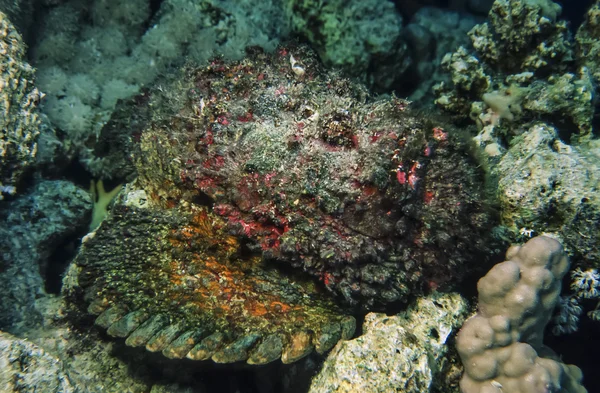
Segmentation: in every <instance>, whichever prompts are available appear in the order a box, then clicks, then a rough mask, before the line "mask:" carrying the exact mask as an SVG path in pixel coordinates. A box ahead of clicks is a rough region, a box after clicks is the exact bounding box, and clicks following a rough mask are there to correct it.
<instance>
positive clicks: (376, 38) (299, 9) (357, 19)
mask: <svg viewBox="0 0 600 393" xmlns="http://www.w3.org/2000/svg"><path fill="white" fill-rule="evenodd" d="M284 7H285V12H286V17H287V18H288V19H289V20H290V26H291V28H292V30H293V31H294V32H296V33H298V34H300V35H302V36H303V37H305V38H306V39H307V40H308V42H309V43H310V44H311V46H312V47H313V48H314V49H315V50H316V51H317V53H318V54H319V56H320V58H321V60H322V61H323V62H324V63H325V64H326V65H328V66H334V67H338V68H342V69H343V70H344V71H345V72H346V73H348V74H349V75H353V76H360V77H363V76H364V75H367V74H369V75H370V78H373V79H374V80H373V82H374V83H375V84H376V85H377V86H378V87H380V88H385V87H389V86H390V85H391V84H392V82H393V81H394V80H395V79H397V78H398V77H399V76H401V75H402V74H403V73H404V71H406V69H407V68H408V66H409V65H410V63H411V61H410V57H409V56H408V53H407V50H406V44H405V43H404V42H403V41H402V39H401V30H402V17H401V16H400V15H399V14H398V13H397V12H396V9H395V7H394V4H393V3H392V2H390V1H387V0H386V1H377V0H372V1H364V0H351V1H343V0H334V1H327V2H322V1H315V0H288V1H286V2H285V6H284ZM383 76H385V79H381V78H382V77H383Z"/></svg>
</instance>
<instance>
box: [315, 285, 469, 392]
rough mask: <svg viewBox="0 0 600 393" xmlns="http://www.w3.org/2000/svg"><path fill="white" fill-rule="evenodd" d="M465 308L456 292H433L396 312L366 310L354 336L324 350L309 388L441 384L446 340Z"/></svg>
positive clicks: (429, 387) (413, 388) (421, 388)
mask: <svg viewBox="0 0 600 393" xmlns="http://www.w3.org/2000/svg"><path fill="white" fill-rule="evenodd" d="M466 314H467V302H466V301H465V300H464V299H462V298H461V297H460V295H458V294H442V293H439V292H438V293H435V294H433V295H431V296H428V297H422V298H419V299H418V300H416V302H415V304H413V305H412V306H411V307H409V308H408V309H407V310H406V311H404V312H401V313H400V314H398V315H394V316H388V315H385V314H376V313H370V314H368V315H367V316H366V317H365V322H364V324H363V329H362V332H363V334H362V335H361V336H360V337H358V338H355V339H353V340H349V341H343V342H340V343H338V345H337V346H336V347H335V348H334V349H333V350H332V351H331V352H330V353H329V355H328V356H327V360H326V361H325V364H324V365H323V368H322V369H321V371H320V372H319V374H318V375H317V376H315V378H314V379H313V381H312V384H311V389H310V391H309V392H310V393H333V392H335V393H342V392H347V393H352V392H370V393H371V392H372V393H376V392H377V393H379V392H381V393H385V392H395V391H402V392H406V393H421V392H430V391H434V386H436V387H437V388H441V387H442V386H447V385H448V383H449V382H451V381H448V380H447V379H446V378H445V376H447V374H446V373H448V371H449V370H450V369H452V367H451V366H450V363H449V362H446V361H445V356H446V355H447V353H446V352H447V350H448V347H447V346H446V342H447V340H448V338H449V336H450V335H451V334H452V333H453V331H455V330H457V329H458V327H459V326H461V325H462V323H463V322H464V320H465V318H466ZM357 365H360V366H358V367H357ZM444 374H446V375H444ZM454 382H455V383H456V382H457V381H454Z"/></svg>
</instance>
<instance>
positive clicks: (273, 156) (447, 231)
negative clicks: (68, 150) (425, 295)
mask: <svg viewBox="0 0 600 393" xmlns="http://www.w3.org/2000/svg"><path fill="white" fill-rule="evenodd" d="M123 129H127V130H128V131H129V134H128V135H129V137H130V138H129V139H128V142H127V143H123V144H122V145H121V144H120V145H115V144H113V145H112V146H110V149H108V152H107V154H114V151H115V149H122V151H124V153H122V157H125V158H126V160H130V161H129V162H131V163H133V164H134V165H135V171H136V174H137V179H136V180H135V182H134V183H132V184H130V185H129V186H127V187H126V189H125V190H124V191H123V192H122V193H121V195H120V196H119V198H118V199H117V201H116V202H115V205H114V207H113V209H112V212H111V213H110V215H109V217H108V218H107V219H106V220H105V221H104V222H103V223H102V225H101V226H100V227H99V228H98V229H97V231H96V232H95V234H94V235H93V236H90V239H89V240H88V241H86V242H85V244H84V245H83V247H82V249H81V252H80V253H79V255H78V257H77V258H76V260H75V262H74V270H73V271H76V272H77V280H78V285H79V286H78V288H77V290H76V291H72V295H71V296H70V298H71V299H72V302H73V303H74V304H75V305H76V306H78V307H79V308H80V309H81V310H87V312H89V313H92V314H94V315H98V316H97V319H96V324H97V325H99V326H101V327H102V328H105V329H107V332H108V334H109V335H111V336H114V337H122V338H124V339H125V343H126V344H127V345H130V346H145V347H146V348H147V349H148V350H149V351H153V352H156V351H161V352H162V353H163V354H164V355H165V356H167V357H171V358H183V357H187V358H190V359H195V360H203V359H209V358H210V359H212V360H214V361H215V362H220V363H229V362H237V361H246V362H247V363H250V364H264V363H268V362H270V361H273V360H276V359H281V360H282V361H283V362H284V363H290V362H293V361H295V360H298V359H300V358H302V357H303V356H306V355H307V354H309V353H310V352H311V351H313V350H314V351H317V352H319V353H323V352H325V351H327V350H328V349H330V348H331V347H332V346H333V345H335V343H336V342H337V341H338V340H341V339H347V338H349V337H351V336H352V334H353V332H354V329H355V323H356V322H355V320H354V318H353V317H352V316H351V315H352V313H353V312H354V311H356V310H358V309H363V310H365V309H366V310H369V309H382V308H384V307H385V306H386V305H388V304H392V303H397V302H402V301H406V300H407V298H408V297H409V296H411V295H418V294H420V293H422V292H423V290H426V289H427V290H431V289H436V288H440V287H441V288H444V287H449V286H451V285H452V284H453V283H455V282H457V281H458V280H460V278H461V277H463V276H464V275H465V274H467V273H468V272H469V271H470V270H469V269H470V268H469V265H468V264H467V263H468V262H472V261H477V262H478V263H479V262H480V261H481V260H482V258H485V257H486V256H487V255H489V253H490V252H489V250H488V247H489V246H488V245H487V244H488V239H487V237H488V234H489V232H490V229H491V227H492V225H493V217H492V216H491V215H490V212H489V209H487V208H486V204H485V202H484V201H485V198H484V196H483V184H484V176H483V173H482V172H481V170H480V169H479V166H478V165H477V162H476V161H475V160H474V159H473V158H472V156H471V155H470V154H469V153H468V148H467V145H468V143H466V142H465V141H464V139H461V138H459V137H458V136H457V135H456V133H455V132H453V130H452V129H451V128H450V127H448V126H447V125H445V124H443V123H441V122H439V121H437V120H435V119H427V118H425V117H424V116H423V114H414V113H411V111H410V110H409V109H408V103H407V102H406V101H403V100H400V99H397V98H394V97H392V98H387V99H373V98H372V97H370V96H369V95H368V93H367V92H366V91H365V89H364V88H363V87H361V86H360V85H357V84H355V83H354V82H352V81H350V80H347V79H344V78H342V77H341V76H340V75H339V74H337V73H335V72H331V71H325V70H324V69H323V68H322V67H321V66H320V65H319V63H318V60H317V59H316V57H315V55H314V54H313V53H312V52H311V51H310V50H308V49H307V48H305V47H302V46H293V45H291V46H287V47H280V48H279V49H278V50H277V51H276V52H275V53H273V54H264V53H262V52H259V51H254V52H251V53H250V54H249V56H248V58H246V59H244V60H242V61H239V62H234V63H226V62H223V61H220V60H215V61H213V62H212V63H211V64H209V65H208V66H205V67H200V68H197V67H189V66H188V67H185V68H184V69H182V70H181V72H179V73H176V74H173V75H170V76H169V77H168V78H166V79H165V80H163V81H162V82H160V83H159V84H157V85H156V87H154V88H152V89H149V90H147V91H145V92H144V93H143V94H142V95H140V96H138V97H136V99H134V100H132V101H131V102H130V103H128V104H127V105H124V106H123V107H122V108H121V109H120V111H118V112H117V114H116V115H115V116H114V117H113V120H112V121H111V122H110V123H109V124H108V125H107V126H106V127H105V131H106V130H112V132H116V131H119V132H121V133H122V132H123ZM107 132H108V131H107ZM104 136H105V137H106V135H104ZM111 149H112V150H111ZM123 162H124V163H125V164H123V167H125V166H126V165H127V163H126V162H125V160H124V161H123ZM73 294H74V295H73Z"/></svg>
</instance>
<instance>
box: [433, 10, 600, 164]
mask: <svg viewBox="0 0 600 393" xmlns="http://www.w3.org/2000/svg"><path fill="white" fill-rule="evenodd" d="M560 11H561V8H560V6H559V5H558V4H556V3H554V2H552V1H549V0H544V1H526V0H497V1H495V2H494V5H493V6H492V9H491V11H490V13H489V22H485V23H482V24H479V25H477V26H475V27H474V28H473V29H472V30H471V31H470V32H469V35H470V37H471V42H472V46H473V48H474V52H471V51H470V50H469V49H467V48H466V47H461V48H459V49H458V50H457V51H456V52H454V53H452V54H448V55H446V57H445V58H444V60H443V62H442V64H443V65H444V66H445V67H446V68H447V69H448V71H449V72H450V74H451V75H452V82H451V83H446V82H442V83H441V84H439V85H437V86H436V94H437V96H438V98H437V100H436V103H437V104H438V105H439V106H440V107H441V108H442V109H444V110H445V111H448V112H449V113H452V114H453V115H454V116H456V118H457V119H461V120H463V121H464V120H466V119H468V118H471V119H473V120H474V121H475V122H476V123H477V125H478V127H479V128H480V135H479V139H478V141H479V142H480V144H481V145H482V146H484V147H485V148H486V151H487V153H488V154H489V155H491V156H496V155H499V154H501V153H502V148H503V147H504V146H505V145H506V143H507V142H509V141H510V139H511V138H512V137H513V136H514V135H515V134H518V133H519V131H520V129H519V127H518V126H519V125H520V124H522V123H525V122H527V121H530V120H531V119H538V120H539V119H542V120H544V121H546V122H550V123H552V124H554V125H556V126H557V127H558V128H560V129H561V135H562V137H563V138H564V139H566V140H567V141H570V140H571V139H573V140H579V139H581V140H587V139H588V138H590V137H591V134H592V117H593V114H594V103H593V100H592V98H593V94H592V92H593V90H594V87H593V82H592V78H591V77H590V74H589V71H588V69H587V68H586V67H582V66H581V65H579V64H578V63H577V62H576V61H575V54H574V50H573V46H574V45H573V40H572V38H571V36H570V33H569V31H568V29H567V26H566V23H565V22H564V21H559V20H558V16H559V14H560Z"/></svg>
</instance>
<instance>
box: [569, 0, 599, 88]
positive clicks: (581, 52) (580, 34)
mask: <svg viewBox="0 0 600 393" xmlns="http://www.w3.org/2000/svg"><path fill="white" fill-rule="evenodd" d="M575 42H576V56H577V58H578V59H579V61H580V62H581V63H582V64H583V65H585V66H586V67H587V68H588V69H589V70H590V72H591V74H592V75H593V77H594V80H595V82H596V83H598V81H600V2H598V1H596V2H595V3H594V5H593V6H592V7H591V8H590V9H589V11H588V12H587V14H586V15H585V19H584V21H583V23H582V24H581V26H580V27H579V29H578V30H577V34H576V35H575Z"/></svg>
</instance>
